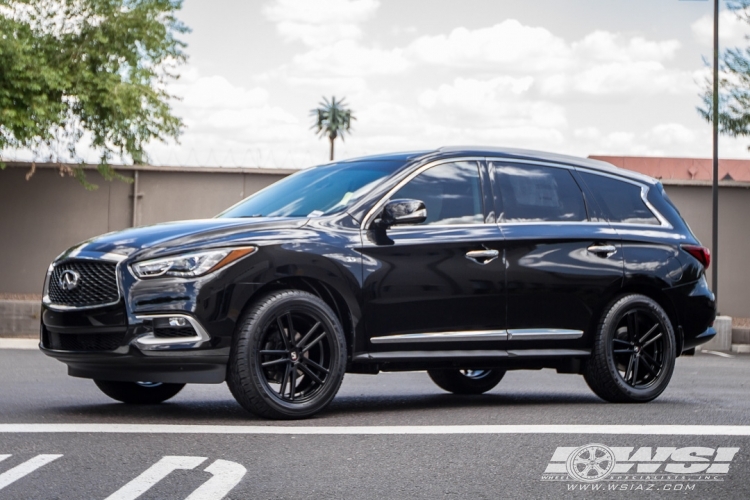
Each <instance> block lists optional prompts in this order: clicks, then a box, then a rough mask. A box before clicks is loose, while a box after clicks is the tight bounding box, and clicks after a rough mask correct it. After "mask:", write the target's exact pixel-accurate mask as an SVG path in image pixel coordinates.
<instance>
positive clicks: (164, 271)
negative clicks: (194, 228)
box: [130, 247, 256, 278]
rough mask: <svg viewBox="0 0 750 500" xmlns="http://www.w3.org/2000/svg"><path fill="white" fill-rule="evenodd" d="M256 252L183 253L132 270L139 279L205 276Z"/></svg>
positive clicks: (229, 249)
mask: <svg viewBox="0 0 750 500" xmlns="http://www.w3.org/2000/svg"><path fill="white" fill-rule="evenodd" d="M255 250H256V247H241V248H219V249H216V250H205V251H200V252H190V253H183V254H179V255H172V256H170V257H164V258H161V259H153V260H144V261H141V262H136V263H134V264H132V265H131V266H130V268H131V269H132V270H133V274H135V275H136V276H137V277H138V278H156V277H159V276H178V277H183V278H187V277H195V276H203V275H204V274H208V273H212V272H214V271H217V270H219V269H221V268H222V267H224V266H226V265H228V264H231V263H232V262H234V261H236V260H237V259H239V258H241V257H244V256H246V255H249V254H251V253H253V252H255Z"/></svg>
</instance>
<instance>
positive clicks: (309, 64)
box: [290, 40, 409, 77]
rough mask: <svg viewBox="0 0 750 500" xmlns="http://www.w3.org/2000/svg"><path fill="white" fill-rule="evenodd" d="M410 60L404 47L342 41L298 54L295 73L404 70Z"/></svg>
mask: <svg viewBox="0 0 750 500" xmlns="http://www.w3.org/2000/svg"><path fill="white" fill-rule="evenodd" d="M408 67H409V61H407V60H406V58H405V57H404V56H403V54H402V51H401V50H400V49H392V50H383V49H378V48H370V47H364V46H362V45H360V44H359V43H358V42H356V41H353V40H339V41H337V42H335V43H332V44H328V45H323V46H320V47H316V48H314V49H312V50H310V51H308V52H305V53H303V54H299V55H296V56H294V58H293V59H292V66H291V68H290V69H291V71H292V74H293V75H294V76H300V73H302V74H307V75H336V76H357V77H362V76H367V75H387V74H394V73H400V72H402V71H404V70H406V69H407V68H408Z"/></svg>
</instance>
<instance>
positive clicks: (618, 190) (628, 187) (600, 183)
mask: <svg viewBox="0 0 750 500" xmlns="http://www.w3.org/2000/svg"><path fill="white" fill-rule="evenodd" d="M580 174H581V177H582V178H583V182H585V183H586V185H587V186H588V187H589V189H590V190H591V192H592V194H593V196H594V200H596V202H597V203H598V205H599V208H600V209H601V211H602V212H603V215H604V217H605V218H606V219H607V220H608V221H609V222H622V223H626V224H653V225H656V226H658V225H659V219H657V218H656V217H655V216H654V214H653V213H652V212H651V210H649V209H648V207H647V206H646V204H645V203H644V202H643V199H642V198H641V188H640V186H636V185H635V184H631V183H629V182H624V181H618V180H617V179H612V178H611V177H605V176H603V175H596V174H589V173H586V172H580Z"/></svg>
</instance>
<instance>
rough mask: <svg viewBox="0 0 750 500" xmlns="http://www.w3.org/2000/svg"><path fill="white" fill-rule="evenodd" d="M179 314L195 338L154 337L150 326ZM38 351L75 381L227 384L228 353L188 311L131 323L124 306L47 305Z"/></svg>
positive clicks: (226, 346) (159, 315) (138, 317)
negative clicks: (56, 307)
mask: <svg viewBox="0 0 750 500" xmlns="http://www.w3.org/2000/svg"><path fill="white" fill-rule="evenodd" d="M175 316H179V317H183V318H186V319H188V320H189V322H190V324H191V325H192V326H193V330H194V333H195V334H194V335H191V336H186V337H176V338H175V337H171V338H158V337H156V336H155V335H154V328H153V323H152V322H153V321H154V320H155V319H156V318H165V317H175ZM40 349H41V351H42V352H43V353H44V354H46V355H48V356H50V357H53V358H55V359H58V360H60V361H61V362H63V363H65V364H66V365H68V374H69V375H72V376H74V377H84V378H92V379H100V380H114V381H133V382H137V381H148V382H165V383H199V384H218V383H222V382H224V381H225V380H226V367H227V363H228V360H229V350H230V348H229V346H228V345H227V343H226V342H222V339H221V338H219V337H210V336H209V335H208V333H207V332H206V330H205V329H204V328H203V326H202V325H201V324H200V322H199V321H198V320H197V319H196V318H194V317H193V316H191V315H189V314H187V313H185V312H180V313H177V312H170V313H168V314H145V315H139V316H137V320H136V321H132V320H131V321H130V322H128V319H127V315H126V313H125V307H124V305H123V304H122V303H119V304H115V305H112V306H108V307H103V308H100V309H90V310H77V311H70V310H66V311H58V310H54V309H51V308H49V307H46V306H43V311H42V321H41V343H40Z"/></svg>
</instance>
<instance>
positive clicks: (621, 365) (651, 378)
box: [583, 294, 676, 403]
mask: <svg viewBox="0 0 750 500" xmlns="http://www.w3.org/2000/svg"><path fill="white" fill-rule="evenodd" d="M675 357H676V354H675V336H674V329H673V328H672V322H671V321H670V320H669V317H668V316H667V313H666V312H664V309H662V308H661V306H659V304H657V303H656V302H655V301H654V300H652V299H650V298H648V297H646V296H643V295H636V294H633V295H626V296H624V297H621V298H620V299H618V300H616V301H615V302H614V303H613V304H612V305H611V306H610V307H609V309H607V311H606V312H605V313H604V317H603V318H602V321H601V323H600V324H599V327H598V330H597V332H596V338H595V339H594V348H593V350H592V352H591V357H590V358H589V359H588V360H587V362H586V366H585V367H584V373H583V376H584V378H585V379H586V383H587V384H588V385H589V387H590V388H591V390H593V391H594V393H596V395H597V396H599V397H600V398H602V399H604V400H605V401H610V402H613V403H641V402H647V401H651V400H653V399H656V397H658V396H659V395H660V394H661V393H662V392H664V390H665V389H666V388H667V385H668V384H669V381H670V379H671V378H672V372H673V371H674V365H675Z"/></svg>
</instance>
